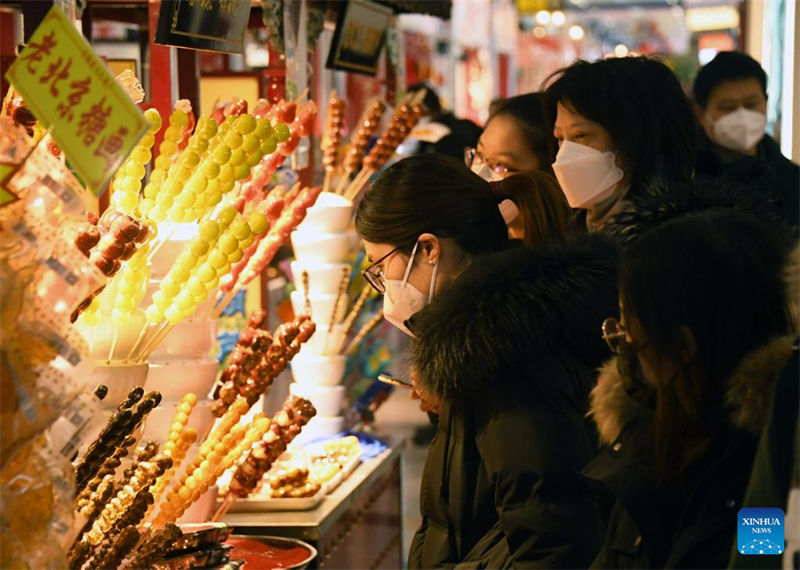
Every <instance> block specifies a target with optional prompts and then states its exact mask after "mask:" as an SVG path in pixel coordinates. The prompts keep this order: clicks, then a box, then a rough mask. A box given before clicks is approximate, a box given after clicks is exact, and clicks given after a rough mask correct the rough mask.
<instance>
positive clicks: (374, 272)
mask: <svg viewBox="0 0 800 570" xmlns="http://www.w3.org/2000/svg"><path fill="white" fill-rule="evenodd" d="M399 249H400V248H399V247H396V248H394V249H393V250H392V251H390V252H389V253H387V254H386V255H384V256H383V257H381V258H380V259H379V260H377V261H375V262H373V263H372V265H370V266H369V267H367V268H366V269H365V270H364V271H362V272H361V275H363V276H364V279H366V280H367V283H369V284H370V285H372V288H373V289H375V290H376V291H377V292H378V293H380V294H381V295H383V294H384V293H385V292H386V285H385V284H384V282H383V269H381V268H379V267H378V266H379V265H380V264H381V263H382V262H383V261H384V260H385V259H386V258H387V257H389V256H390V255H392V254H393V253H394V252H396V251H397V250H399Z"/></svg>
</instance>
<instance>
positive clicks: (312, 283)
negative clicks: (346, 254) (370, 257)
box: [290, 261, 353, 295]
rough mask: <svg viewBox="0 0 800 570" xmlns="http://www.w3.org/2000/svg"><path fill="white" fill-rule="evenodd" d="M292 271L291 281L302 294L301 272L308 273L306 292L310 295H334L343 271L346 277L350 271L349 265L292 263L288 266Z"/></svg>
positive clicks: (303, 289) (337, 290)
mask: <svg viewBox="0 0 800 570" xmlns="http://www.w3.org/2000/svg"><path fill="white" fill-rule="evenodd" d="M290 267H291V269H292V281H293V282H294V286H295V287H296V288H297V290H298V291H300V292H304V291H305V287H303V271H307V272H308V290H309V291H310V292H311V294H312V295H315V294H319V293H328V294H332V295H336V294H337V293H338V292H339V287H340V286H341V283H342V275H344V272H345V270H346V271H347V273H348V275H349V274H350V272H351V271H352V269H353V268H352V267H351V266H350V264H349V263H316V262H304V261H293V262H292V263H291V264H290Z"/></svg>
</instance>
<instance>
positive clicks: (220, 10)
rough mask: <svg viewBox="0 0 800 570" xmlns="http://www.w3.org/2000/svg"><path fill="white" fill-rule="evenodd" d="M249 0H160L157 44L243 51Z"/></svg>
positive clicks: (210, 49) (234, 51) (209, 49)
mask: <svg viewBox="0 0 800 570" xmlns="http://www.w3.org/2000/svg"><path fill="white" fill-rule="evenodd" d="M250 3H251V2H250V0H162V2H161V9H160V11H159V13H158V27H157V28H156V37H155V41H156V43H157V44H164V45H171V46H178V47H184V48H192V49H201V50H208V51H224V52H227V53H242V51H243V45H244V32H245V30H246V29H247V21H248V20H249V19H250Z"/></svg>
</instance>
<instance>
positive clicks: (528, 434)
mask: <svg viewBox="0 0 800 570" xmlns="http://www.w3.org/2000/svg"><path fill="white" fill-rule="evenodd" d="M476 443H477V445H478V448H479V449H480V452H481V456H482V457H483V460H484V465H485V468H486V471H487V477H488V479H489V481H490V482H491V484H492V488H493V490H494V504H495V508H496V510H497V514H498V517H499V526H500V528H501V529H502V537H497V536H494V537H492V536H486V537H484V539H483V540H480V541H479V542H478V544H477V545H476V547H475V548H473V551H472V552H471V553H470V554H469V555H468V556H467V558H466V559H465V562H470V560H474V559H475V558H484V557H485V558H487V560H486V562H487V566H490V567H495V566H498V565H504V564H499V562H501V561H500V560H498V558H497V550H498V549H507V556H508V559H509V561H510V564H511V565H512V566H513V567H517V568H578V567H586V566H588V565H589V563H591V561H592V560H593V559H594V557H595V555H596V554H597V552H598V550H599V549H600V546H601V544H602V541H603V532H604V526H603V521H602V519H601V516H600V511H599V508H598V507H597V505H596V504H595V503H594V502H593V501H592V499H591V498H590V496H589V492H588V490H587V488H586V487H585V486H584V483H583V482H582V480H581V477H580V469H581V467H582V466H583V465H584V464H585V463H586V462H587V461H588V460H589V459H590V457H591V451H592V450H591V446H590V444H589V442H588V438H587V436H586V430H585V426H584V424H583V421H582V418H581V417H580V415H579V414H577V413H569V412H566V411H560V410H558V409H551V408H547V407H545V406H541V407H538V408H534V409H531V408H527V409H526V410H523V409H518V410H512V411H507V412H503V413H502V414H501V415H499V416H497V417H495V418H492V419H490V420H489V421H488V422H486V424H485V426H484V427H483V428H482V429H481V430H480V431H479V433H478V436H477V438H476ZM497 530H498V529H497V528H495V529H493V531H495V532H496V531H497ZM489 534H491V531H490V533H489ZM487 548H488V550H487ZM492 559H493V560H492Z"/></svg>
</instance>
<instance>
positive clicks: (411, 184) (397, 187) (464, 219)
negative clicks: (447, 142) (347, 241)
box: [356, 153, 509, 255]
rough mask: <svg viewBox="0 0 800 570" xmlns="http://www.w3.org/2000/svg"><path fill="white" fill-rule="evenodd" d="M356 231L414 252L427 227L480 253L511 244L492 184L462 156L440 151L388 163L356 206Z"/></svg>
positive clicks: (467, 251) (380, 241) (378, 241)
mask: <svg viewBox="0 0 800 570" xmlns="http://www.w3.org/2000/svg"><path fill="white" fill-rule="evenodd" d="M356 231H357V232H358V235H359V236H360V237H361V238H362V239H364V240H366V241H370V242H373V243H386V244H390V245H393V246H395V247H399V248H400V249H401V251H403V252H404V253H407V254H408V253H410V252H411V250H412V248H413V247H414V244H415V243H416V241H417V238H418V237H419V236H420V234H423V233H432V234H435V235H437V236H438V237H444V238H452V239H453V240H454V241H455V242H456V244H457V245H458V246H459V247H460V248H461V250H462V251H463V252H464V253H467V254H470V255H478V254H484V253H491V252H496V251H500V250H502V249H504V248H505V247H507V246H508V244H509V240H508V230H507V228H506V225H505V223H504V222H503V217H502V216H501V215H500V211H499V210H498V209H497V199H496V198H495V196H494V195H493V194H492V190H491V186H490V185H489V183H488V182H486V181H485V180H483V179H482V178H481V177H480V176H478V175H477V174H475V173H474V172H472V171H471V170H470V169H469V168H467V166H466V165H465V164H464V162H463V161H460V160H457V159H455V158H452V157H449V156H445V155H442V154H436V153H432V154H422V155H418V156H411V157H408V158H405V159H403V160H401V161H399V162H396V163H395V164H393V165H391V166H390V167H389V168H387V169H386V170H385V171H384V172H383V174H381V175H380V177H379V178H378V179H377V180H376V181H375V182H374V183H373V184H372V187H371V188H370V189H369V190H368V191H367V192H366V194H365V195H364V198H363V199H362V200H361V203H360V204H359V205H358V208H357V210H356Z"/></svg>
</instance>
